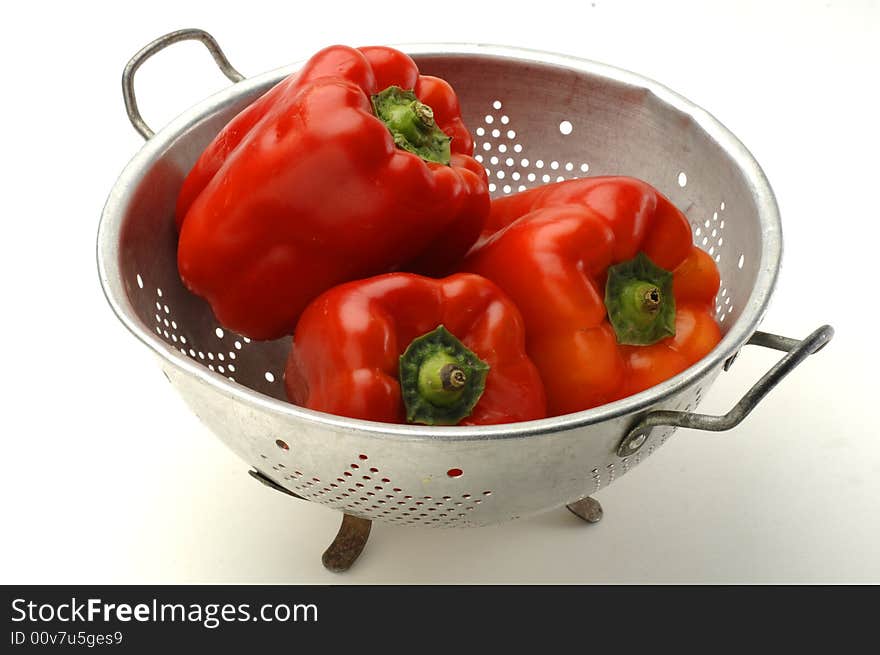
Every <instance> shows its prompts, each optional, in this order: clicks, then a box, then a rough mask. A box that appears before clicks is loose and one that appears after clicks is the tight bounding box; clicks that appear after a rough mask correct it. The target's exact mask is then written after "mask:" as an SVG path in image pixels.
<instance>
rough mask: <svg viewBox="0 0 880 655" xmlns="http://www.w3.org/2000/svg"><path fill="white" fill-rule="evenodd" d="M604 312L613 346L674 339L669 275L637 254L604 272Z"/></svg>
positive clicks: (649, 343) (673, 317) (673, 316)
mask: <svg viewBox="0 0 880 655" xmlns="http://www.w3.org/2000/svg"><path fill="white" fill-rule="evenodd" d="M605 308H606V309H607V310H608V320H609V321H610V323H611V327H612V328H614V334H615V335H616V336H617V342H618V343H620V344H626V345H630V346H648V345H651V344H652V343H657V342H658V341H660V340H661V339H665V338H666V337H671V336H674V335H675V296H673V295H672V273H670V272H669V271H667V270H665V269H662V268H660V267H659V266H657V265H656V264H654V262H652V261H651V260H650V259H649V258H648V256H647V255H646V254H645V253H643V252H640V253H639V254H638V255H636V256H635V257H634V258H633V259H630V260H629V261H625V262H621V263H620V264H617V265H615V266H612V267H610V268H609V269H608V280H607V282H606V284H605Z"/></svg>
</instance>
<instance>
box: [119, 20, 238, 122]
mask: <svg viewBox="0 0 880 655" xmlns="http://www.w3.org/2000/svg"><path fill="white" fill-rule="evenodd" d="M179 41H201V42H202V43H203V44H204V45H205V47H206V48H207V49H208V52H210V53H211V56H212V57H213V58H214V61H215V62H216V63H217V66H218V67H219V68H220V71H221V72H222V73H223V74H224V75H225V76H226V77H228V78H229V79H230V81H232V82H241V81H242V80H243V79H244V75H242V74H241V73H239V72H238V71H237V70H235V68H233V66H232V64H230V63H229V60H228V59H227V58H226V55H224V54H223V51H222V50H221V49H220V46H219V45H218V44H217V41H215V40H214V37H213V36H211V35H210V34H208V33H207V32H205V31H204V30H199V29H185V30H177V31H176V32H170V33H168V34H166V35H165V36H160V37H159V38H158V39H156V40H155V41H153V42H152V43H149V44H147V45H146V46H144V47H143V48H141V49H140V50H139V51H138V52H137V53H136V54H135V55H134V57H132V58H131V59H129V61H128V63H127V64H126V65H125V70H123V71H122V97H123V99H124V100H125V111H126V113H127V114H128V120H130V121H131V124H132V125H133V126H134V129H135V130H137V132H138V134H140V135H141V136H142V137H144V139H149V138H151V137H152V136H153V135H154V134H155V132H153V130H152V129H150V126H149V125H147V123H146V122H145V121H144V119H143V117H142V116H141V112H140V110H139V109H138V105H137V98H136V97H135V94H134V75H135V73H136V72H137V70H138V68H140V67H141V65H142V64H143V63H144V62H145V61H147V59H149V58H150V57H152V56H153V55H155V54H156V53H157V52H159V51H160V50H164V49H165V48H167V47H168V46H170V45H172V44H173V43H178V42H179Z"/></svg>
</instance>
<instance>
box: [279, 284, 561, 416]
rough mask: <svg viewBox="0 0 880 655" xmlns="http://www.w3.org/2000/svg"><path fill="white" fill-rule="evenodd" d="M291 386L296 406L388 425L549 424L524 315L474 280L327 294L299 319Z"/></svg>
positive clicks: (355, 287) (343, 288)
mask: <svg viewBox="0 0 880 655" xmlns="http://www.w3.org/2000/svg"><path fill="white" fill-rule="evenodd" d="M284 383H285V388H286V390H287V396H288V398H289V399H290V401H291V402H293V403H295V404H298V405H301V406H304V407H308V408H311V409H316V410H320V411H324V412H328V413H332V414H337V415H341V416H348V417H351V418H359V419H367V420H372V421H383V422H386V423H403V422H407V421H408V422H410V423H424V424H429V425H452V424H456V423H458V424H461V425H481V424H490V423H510V422H514V421H528V420H531V419H538V418H543V417H544V416H545V415H546V401H545V398H544V388H543V385H542V383H541V378H540V376H539V374H538V371H537V369H536V368H535V366H534V364H533V363H532V362H531V361H530V360H529V358H528V356H527V355H526V352H525V335H524V333H523V324H522V318H521V317H520V313H519V311H518V310H517V308H516V306H515V305H514V304H513V303H512V302H511V301H510V299H509V298H507V297H506V296H505V295H504V294H503V293H502V292H501V290H500V289H498V287H497V286H496V285H495V284H493V283H492V282H490V281H489V280H486V279H485V278H481V277H479V276H477V275H470V274H465V273H460V274H456V275H452V276H450V277H447V278H445V279H442V280H435V279H431V278H427V277H422V276H418V275H412V274H409V273H389V274H386V275H380V276H377V277H374V278H369V279H366V280H358V281H355V282H349V283H347V284H342V285H340V286H337V287H334V288H333V289H331V290H329V291H327V292H325V293H324V294H322V295H321V296H319V297H318V298H317V299H316V300H315V301H313V302H312V303H311V304H310V305H309V306H308V307H307V308H306V310H305V312H303V314H302V317H301V318H300V321H299V324H298V325H297V328H296V334H295V336H294V340H293V346H292V348H291V350H290V355H289V358H288V362H287V367H286V370H285V375H284Z"/></svg>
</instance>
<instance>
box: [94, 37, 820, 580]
mask: <svg viewBox="0 0 880 655" xmlns="http://www.w3.org/2000/svg"><path fill="white" fill-rule="evenodd" d="M183 39H198V40H200V41H202V42H203V43H204V44H205V45H206V46H207V47H208V48H209V50H210V51H211V53H212V54H213V55H214V58H215V60H216V61H217V63H218V65H220V67H221V70H223V72H224V73H226V75H227V76H228V77H229V78H230V79H231V80H233V81H234V82H235V83H234V84H233V85H232V86H230V87H229V88H227V89H226V90H224V91H222V92H220V93H218V94H216V95H213V96H211V97H210V98H208V99H206V100H204V101H203V102H201V103H199V104H197V105H196V106H194V107H192V108H191V109H189V110H187V111H186V112H184V113H183V114H182V115H180V116H179V117H178V118H176V119H175V120H174V121H172V122H171V123H170V124H169V125H167V126H166V127H164V128H163V129H161V130H160V131H159V132H158V133H156V134H153V132H152V131H151V130H150V129H149V128H148V127H147V125H146V123H144V121H143V119H142V118H141V117H140V114H139V112H138V109H137V104H136V101H135V96H134V92H133V78H134V74H135V71H136V70H137V68H138V67H139V66H140V65H141V63H143V61H145V60H146V59H147V58H148V57H150V56H151V55H152V54H154V53H155V52H157V51H158V50H160V49H162V48H164V47H165V46H167V45H169V44H171V43H174V42H176V41H180V40H183ZM401 49H403V50H405V51H406V52H408V53H409V54H411V55H412V56H413V58H414V59H415V61H416V62H417V63H418V65H419V68H420V70H421V72H422V73H425V74H430V75H436V76H439V77H442V78H445V79H446V80H448V81H449V82H450V83H451V84H452V86H453V87H454V88H455V89H456V91H457V93H458V95H459V97H460V100H461V106H462V109H463V112H464V119H465V122H466V124H467V125H469V126H470V127H471V128H472V129H473V130H474V138H475V142H476V156H477V159H478V160H480V161H482V163H483V164H484V165H485V167H486V169H487V171H488V174H489V177H490V181H491V186H490V191H491V192H492V193H493V195H494V196H501V195H505V194H509V193H515V192H517V191H520V190H524V189H526V188H531V187H534V186H536V185H539V184H543V183H546V182H550V181H556V180H562V179H570V178H574V177H581V176H585V175H604V174H609V175H612V174H613V175H629V176H634V177H638V178H641V179H643V180H645V181H647V182H648V183H650V184H652V185H654V186H655V187H657V188H658V189H659V190H660V191H661V192H662V193H664V194H665V195H666V196H667V197H669V198H670V199H671V200H672V201H673V202H674V203H675V204H676V205H677V206H678V207H679V208H680V209H681V210H682V211H683V212H684V213H685V214H686V215H687V217H688V219H689V221H690V223H691V226H692V228H693V233H694V239H695V242H696V243H697V244H698V245H700V246H701V247H702V248H703V249H704V250H706V251H707V252H708V253H709V254H710V255H711V256H712V257H713V258H714V259H715V261H716V262H717V265H718V267H719V270H720V272H721V280H722V283H721V290H720V292H719V294H718V296H717V303H716V307H715V309H716V318H717V319H718V321H719V322H720V325H721V328H722V332H723V339H722V341H721V342H720V343H719V344H718V346H717V347H716V348H715V349H714V350H713V351H712V352H711V353H710V354H709V355H707V356H706V357H705V358H704V359H702V360H701V361H700V362H698V363H697V364H695V365H694V366H692V367H691V368H689V369H688V370H686V371H685V372H684V373H682V374H680V375H677V376H676V377H674V378H671V379H669V380H667V381H666V382H663V383H662V384H659V385H657V386H655V387H653V388H651V389H649V390H647V391H644V392H642V393H639V394H637V395H634V396H631V397H629V398H625V399H623V400H620V401H617V402H614V403H610V404H607V405H604V406H601V407H597V408H595V409H591V410H588V411H583V412H578V413H575V414H569V415H565V416H558V417H554V418H548V419H543V420H539V421H530V422H523V423H516V424H510V425H498V426H479V427H424V426H411V425H391V424H385V423H375V422H369V421H361V420H354V419H348V418H343V417H338V416H332V415H329V414H324V413H321V412H315V411H310V410H308V409H304V408H302V407H297V406H294V405H292V404H290V403H288V402H286V400H285V397H284V388H283V380H282V372H283V367H284V364H285V361H286V355H287V351H288V349H289V345H290V340H289V339H281V340H278V341H272V342H256V341H250V340H248V339H246V338H243V337H241V336H239V335H237V334H233V333H231V332H230V331H229V330H225V329H223V328H222V327H220V326H219V325H218V324H217V322H216V320H215V318H214V316H213V314H212V312H211V310H210V308H209V306H208V305H207V304H206V303H205V302H204V301H203V300H201V299H200V298H198V297H196V296H194V295H193V294H191V293H190V292H189V291H187V290H186V289H185V288H184V287H183V285H182V284H181V281H180V279H179V276H178V272H177V265H176V231H175V228H174V221H173V220H172V217H173V212H174V205H175V200H176V198H177V194H178V190H179V189H180V186H181V183H182V181H183V179H184V177H185V175H186V174H187V172H188V171H189V170H190V168H191V167H192V165H193V164H194V162H195V161H196V159H197V157H198V156H199V155H200V153H201V152H202V150H203V149H204V147H205V146H206V145H207V144H208V143H209V142H210V141H211V139H212V138H213V137H214V136H215V135H216V134H217V132H218V131H219V130H220V129H221V128H222V127H223V125H225V124H226V122H227V121H229V120H230V119H231V118H232V117H233V116H235V115H236V113H238V112H239V111H241V110H242V109H243V108H244V107H246V106H247V105H248V104H249V103H250V102H252V101H253V100H254V99H256V98H257V97H259V96H260V95H261V94H262V93H264V92H265V91H266V90H268V89H269V88H270V87H272V86H273V85H274V84H275V83H277V82H278V81H280V80H281V79H282V78H283V77H285V76H287V75H288V74H290V73H291V72H293V71H295V70H296V69H297V67H298V66H297V65H294V66H290V67H287V68H282V69H278V70H275V71H272V72H268V73H265V74H263V75H258V76H256V77H252V78H248V79H243V78H242V76H241V75H240V74H239V73H238V72H237V71H235V69H233V68H232V66H231V65H230V64H229V62H228V61H227V60H226V58H225V57H224V56H223V54H222V52H221V51H220V49H219V47H218V46H217V44H216V42H215V41H214V40H213V39H212V38H211V37H210V35H208V34H206V33H205V32H202V31H200V30H182V31H180V32H175V33H172V34H169V35H166V36H164V37H161V38H160V39H157V40H156V41H154V42H153V43H151V44H150V45H148V46H147V47H145V48H144V49H142V50H141V51H140V52H139V53H138V54H137V55H135V57H134V58H133V59H132V60H131V61H130V62H129V64H128V66H127V67H126V69H125V73H124V75H123V90H124V95H125V100H126V106H127V108H128V111H129V116H130V117H131V120H132V122H133V124H134V125H135V127H136V129H138V131H139V132H141V134H142V135H144V136H145V138H147V141H146V143H145V144H144V146H143V147H142V148H141V150H140V151H139V152H138V153H137V154H136V155H135V157H134V158H133V159H132V160H131V162H130V163H129V164H128V166H126V168H125V169H124V170H123V172H122V174H121V176H120V177H119V179H118V181H117V182H116V184H115V186H114V187H113V189H112V191H111V192H110V195H109V198H108V200H107V203H106V206H105V208H104V212H103V215H102V217H101V223H100V227H99V230H98V269H99V274H100V278H101V284H102V285H103V288H104V292H105V294H106V296H107V300H108V301H109V303H110V306H111V307H112V308H113V311H114V312H115V313H116V315H117V316H118V317H119V319H120V320H121V321H122V323H123V324H124V325H125V326H126V327H127V328H128V329H129V330H130V331H131V332H132V333H133V334H134V335H135V336H136V337H137V338H138V339H140V340H141V341H142V342H143V343H144V344H146V345H147V346H148V347H149V348H150V349H151V350H152V351H153V352H154V353H155V355H156V356H157V358H158V360H159V363H160V365H161V367H162V369H163V370H164V371H165V373H166V375H167V377H168V379H169V380H170V381H171V383H172V384H173V385H174V386H175V387H176V388H177V390H178V391H179V393H180V394H181V395H182V396H183V398H184V399H185V401H186V402H187V403H188V405H189V406H190V407H191V409H192V410H193V411H194V412H195V413H196V414H197V415H198V416H199V418H200V419H201V420H202V421H203V422H204V423H205V424H206V425H207V426H208V427H209V428H210V429H211V430H212V431H213V432H214V433H216V435H217V436H218V437H219V438H220V439H221V440H222V441H223V442H224V443H225V444H226V445H227V446H229V447H230V448H231V449H232V450H233V451H235V452H236V453H237V454H238V455H239V456H240V457H241V458H242V459H243V460H244V461H245V462H246V463H247V464H249V465H250V467H252V474H253V475H255V477H258V479H260V480H262V481H263V482H265V483H266V484H268V485H270V486H273V487H275V488H277V489H279V490H283V491H286V492H287V493H290V494H291V495H295V496H297V497H300V498H304V499H307V500H309V501H313V502H317V503H321V504H324V505H328V506H330V507H332V508H335V509H338V510H340V511H341V512H343V513H344V516H345V518H344V520H343V528H342V530H341V531H340V535H339V536H338V537H337V541H336V542H334V545H333V546H332V547H331V549H329V550H328V553H327V554H325V564H326V565H327V566H328V567H330V568H334V569H344V568H347V566H349V565H350V564H351V562H352V561H353V559H354V558H355V557H356V556H357V554H358V553H359V552H360V549H361V548H362V547H363V544H364V543H365V541H366V536H367V534H368V532H369V526H370V522H371V521H381V522H384V523H389V524H392V525H404V526H411V525H417V526H428V527H475V526H485V525H490V524H496V523H499V522H503V521H508V520H511V519H516V518H519V517H523V516H527V515H531V514H535V513H537V512H541V511H545V510H549V509H552V508H556V507H561V506H563V505H568V506H569V507H570V509H572V510H573V511H575V512H576V513H578V514H579V515H581V516H582V517H583V518H585V519H588V520H598V518H599V516H600V508H599V506H598V504H597V503H595V502H594V501H593V500H592V499H590V498H589V496H590V495H591V494H593V493H595V492H597V491H599V490H600V489H602V488H603V487H605V486H606V485H608V484H611V483H612V482H614V481H615V480H617V479H619V478H620V477H622V476H623V475H624V474H626V473H628V472H629V471H631V470H632V469H633V468H635V467H636V466H638V464H639V463H640V462H641V461H643V460H644V459H645V458H646V457H648V456H649V455H651V454H652V453H653V452H654V451H655V450H656V449H657V448H659V447H660V446H661V445H663V443H664V442H665V441H666V440H667V439H668V438H669V436H670V435H671V434H672V433H673V432H674V430H675V427H677V426H686V427H692V428H699V429H707V430H725V429H728V428H730V427H733V426H734V425H736V424H737V423H738V422H739V421H740V420H742V418H743V417H744V416H745V415H746V414H747V413H748V412H749V411H750V410H751V409H752V408H753V407H754V405H755V404H756V403H757V402H758V401H759V400H760V399H761V398H762V397H763V396H764V395H765V394H766V393H767V392H768V391H769V390H770V388H772V387H773V386H774V385H775V384H776V383H777V382H778V381H779V380H780V379H781V378H782V377H783V376H784V375H786V374H787V373H788V372H790V371H791V370H792V369H793V368H794V367H795V366H796V365H797V364H799V363H800V362H801V361H803V360H804V359H805V358H806V357H807V356H808V355H810V354H812V353H813V352H815V351H817V350H818V349H819V348H821V347H822V346H823V345H824V344H825V343H827V341H828V340H830V338H831V336H832V334H833V331H832V330H831V328H830V327H828V326H823V327H821V328H819V329H818V330H816V331H815V332H814V333H813V334H811V335H810V336H809V337H807V338H806V339H804V340H800V341H799V340H794V339H788V338H785V337H778V336H775V335H769V334H765V333H762V332H756V329H757V327H758V324H759V322H760V320H761V318H762V316H763V315H764V312H765V310H766V309H767V304H768V301H769V300H770V296H771V293H772V291H773V288H774V283H775V281H776V278H777V273H778V271H779V265H780V257H781V253H782V234H781V227H780V220H779V211H778V208H777V205H776V202H775V199H774V197H773V192H772V190H771V188H770V185H769V184H768V182H767V179H766V178H765V176H764V174H763V172H762V171H761V169H760V167H759V166H758V164H757V162H756V161H755V160H754V159H753V157H752V156H751V155H750V153H749V152H748V151H747V150H746V148H745V147H744V146H743V145H742V143H740V142H739V141H738V140H737V139H736V137H735V136H734V135H733V134H731V133H730V132H729V131H728V130H727V129H726V128H725V127H724V126H723V125H721V124H720V123H719V122H718V121H717V120H716V119H715V118H713V117H712V116H711V115H709V114H708V113H707V112H705V111H704V110H702V109H700V108H699V107H697V106H695V105H694V104H692V103H691V102H689V101H687V100H686V99H684V98H683V97H681V96H680V95H678V94H676V93H674V92H672V91H670V90H669V89H667V88H665V87H663V86H661V85H660V84H657V83H656V82H653V81H651V80H648V79H645V78H643V77H640V76H638V75H635V74H633V73H630V72H626V71H623V70H620V69H617V68H613V67H611V66H607V65H603V64H598V63H595V62H591V61H585V60H582V59H574V58H571V57H565V56H560V55H554V54H548V53H544V52H536V51H532V50H522V49H515V48H507V47H496V46H486V45H460V44H455V45H449V44H438V45H415V46H401ZM747 343H755V344H759V345H763V346H766V347H771V348H776V349H778V350H783V351H787V352H788V354H787V355H785V356H784V357H783V358H782V359H781V360H780V361H779V363H778V364H777V365H776V366H775V367H774V368H773V369H771V371H769V372H768V373H767V374H766V375H765V376H764V377H763V378H762V379H761V380H760V381H758V382H757V383H756V384H755V386H754V387H753V388H752V389H751V390H750V391H749V392H748V393H747V394H746V395H745V396H744V398H743V399H742V401H740V403H739V404H737V405H736V407H734V408H733V409H732V410H731V412H730V413H728V414H727V415H724V416H718V417H716V416H705V415H701V414H695V413H692V410H694V409H695V408H696V407H697V405H698V404H699V402H700V398H701V396H702V394H703V393H704V392H705V391H706V390H707V389H708V388H709V386H710V385H711V384H712V383H713V382H714V380H715V378H716V377H717V376H718V374H719V373H720V372H721V371H722V369H726V368H727V367H728V366H729V365H730V364H731V363H732V361H733V359H734V358H735V356H736V355H737V353H738V352H739V350H740V349H741V348H742V347H743V345H745V344H747Z"/></svg>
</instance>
